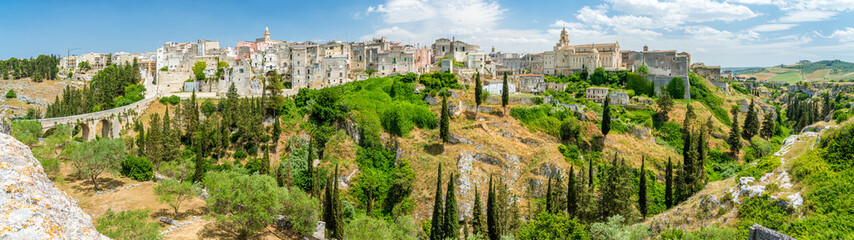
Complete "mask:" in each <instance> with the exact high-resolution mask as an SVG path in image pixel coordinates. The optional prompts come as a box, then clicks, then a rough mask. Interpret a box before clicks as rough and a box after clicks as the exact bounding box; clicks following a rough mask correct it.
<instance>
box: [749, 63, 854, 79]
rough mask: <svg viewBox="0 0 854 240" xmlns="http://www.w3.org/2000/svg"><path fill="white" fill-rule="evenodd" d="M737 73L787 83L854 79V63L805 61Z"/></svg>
mask: <svg viewBox="0 0 854 240" xmlns="http://www.w3.org/2000/svg"><path fill="white" fill-rule="evenodd" d="M735 74H736V75H737V76H741V77H745V78H756V79H757V80H760V81H781V82H787V83H796V82H799V81H849V80H852V79H854V63H850V62H845V61H840V60H823V61H818V62H809V61H805V62H800V63H797V64H792V65H779V66H774V67H768V68H760V69H748V70H744V71H739V72H736V73H735Z"/></svg>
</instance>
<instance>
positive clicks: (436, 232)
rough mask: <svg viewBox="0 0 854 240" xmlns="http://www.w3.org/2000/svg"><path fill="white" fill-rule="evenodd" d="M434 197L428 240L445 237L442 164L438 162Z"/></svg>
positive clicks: (440, 239) (439, 239)
mask: <svg viewBox="0 0 854 240" xmlns="http://www.w3.org/2000/svg"><path fill="white" fill-rule="evenodd" d="M434 196H435V199H434V201H433V218H432V219H431V220H430V240H442V239H445V237H444V235H443V234H442V230H443V222H442V217H444V214H443V211H442V210H443V207H444V205H445V204H443V201H442V164H441V163H440V164H439V170H438V171H437V177H436V194H435V195H434Z"/></svg>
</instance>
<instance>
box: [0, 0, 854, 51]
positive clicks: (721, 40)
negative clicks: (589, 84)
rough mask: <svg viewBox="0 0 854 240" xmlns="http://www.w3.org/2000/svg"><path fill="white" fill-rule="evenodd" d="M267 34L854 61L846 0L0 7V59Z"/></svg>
mask: <svg viewBox="0 0 854 240" xmlns="http://www.w3.org/2000/svg"><path fill="white" fill-rule="evenodd" d="M264 27H269V28H270V33H271V36H272V38H273V39H275V40H285V41H316V42H325V41H330V40H343V41H362V40H366V39H371V38H374V37H381V36H385V37H388V39H389V40H390V41H395V42H403V43H405V44H413V45H415V44H420V45H421V46H425V45H430V44H432V43H433V42H434V41H435V39H437V38H441V37H447V38H450V37H455V38H456V39H457V40H462V41H465V42H467V43H470V44H476V45H480V46H481V48H482V49H484V50H485V51H487V52H489V51H491V48H492V47H495V49H496V51H501V52H519V53H540V52H544V51H549V50H551V49H552V47H553V46H554V45H555V43H557V41H558V39H559V36H560V31H561V29H562V28H564V27H565V28H566V29H567V30H568V31H569V38H570V43H571V44H590V43H605V42H615V41H616V42H619V43H620V47H621V49H623V50H641V49H642V48H643V46H644V45H647V46H649V48H650V49H651V50H652V49H655V50H677V51H679V52H683V51H684V52H688V53H690V54H691V56H692V61H693V62H703V63H706V64H707V65H720V66H723V67H752V66H773V65H779V64H791V63H795V62H797V61H799V60H811V61H818V60H826V59H840V60H845V61H850V62H854V0H583V1H579V0H574V1H568V0H526V1H518V0H517V1H506V0H504V1H495V0H380V1H366V0H343V1H339V0H324V1H305V0H301V1H283V0H279V1H217V0H207V1H178V0H172V1H160V0H148V1H133V0H131V1H39V0H32V1H11V0H0V46H2V47H0V59H7V58H10V57H17V58H26V57H32V56H37V55H39V54H57V55H60V54H61V55H63V56H64V55H65V54H66V49H78V50H73V51H71V53H72V54H82V53H88V52H103V53H107V52H118V51H124V52H131V53H133V52H153V51H155V50H156V49H157V48H158V47H160V46H161V45H162V44H163V43H165V42H191V41H196V40H197V39H208V40H217V41H220V46H235V45H236V42H237V41H254V39H255V38H258V37H262V34H263V31H264Z"/></svg>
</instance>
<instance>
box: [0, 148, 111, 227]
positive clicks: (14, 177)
mask: <svg viewBox="0 0 854 240" xmlns="http://www.w3.org/2000/svg"><path fill="white" fill-rule="evenodd" d="M0 239H109V238H107V237H106V236H104V235H101V234H100V233H98V231H97V230H95V226H94V225H93V224H92V219H91V217H90V216H89V214H86V213H84V212H83V210H81V209H80V207H79V206H77V202H76V201H74V199H72V198H71V197H70V196H68V195H67V194H65V192H63V191H61V190H59V189H58V188H56V185H54V184H53V182H51V181H50V179H48V178H47V175H45V173H44V169H42V166H41V164H40V163H39V161H38V160H36V158H35V157H33V154H32V152H30V149H29V148H28V147H27V146H26V145H24V144H23V143H21V142H19V141H18V140H15V139H14V138H12V136H9V135H6V134H2V133H0Z"/></svg>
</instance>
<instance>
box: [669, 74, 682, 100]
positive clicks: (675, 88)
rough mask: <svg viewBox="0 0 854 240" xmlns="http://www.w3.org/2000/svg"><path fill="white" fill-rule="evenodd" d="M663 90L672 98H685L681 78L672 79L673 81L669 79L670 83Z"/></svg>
mask: <svg viewBox="0 0 854 240" xmlns="http://www.w3.org/2000/svg"><path fill="white" fill-rule="evenodd" d="M665 90H667V92H668V93H670V96H673V98H675V99H682V96H685V83H683V82H682V78H680V77H673V79H670V82H668V83H667V86H666V87H665Z"/></svg>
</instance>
